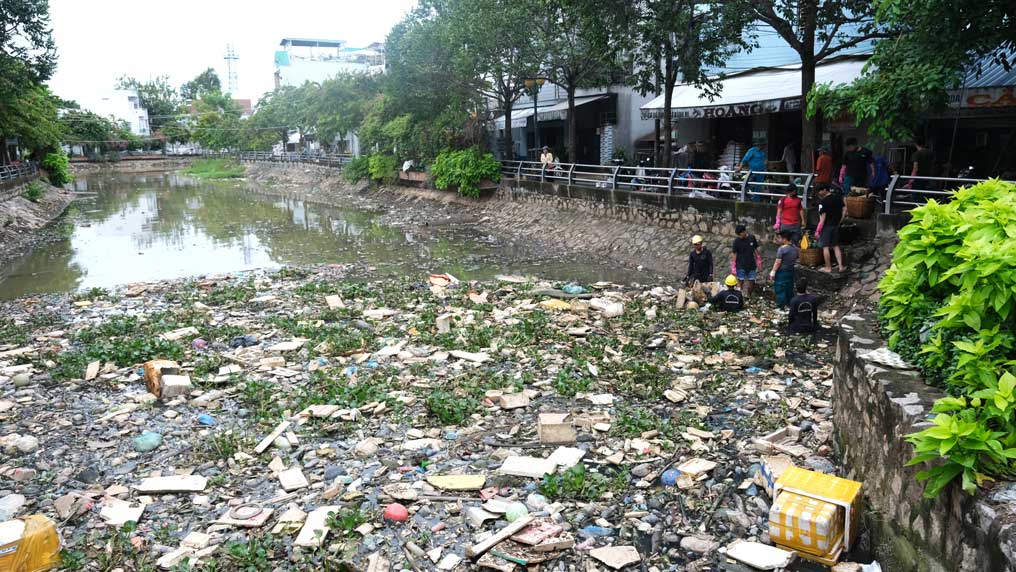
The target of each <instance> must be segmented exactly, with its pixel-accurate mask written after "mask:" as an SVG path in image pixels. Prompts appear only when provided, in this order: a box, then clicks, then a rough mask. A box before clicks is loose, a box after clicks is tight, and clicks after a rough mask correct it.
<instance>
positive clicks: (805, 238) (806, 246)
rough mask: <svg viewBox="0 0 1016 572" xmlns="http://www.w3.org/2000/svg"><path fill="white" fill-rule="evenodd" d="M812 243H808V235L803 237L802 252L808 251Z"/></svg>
mask: <svg viewBox="0 0 1016 572" xmlns="http://www.w3.org/2000/svg"><path fill="white" fill-rule="evenodd" d="M809 246H811V243H809V242H808V235H807V234H804V235H802V236H801V250H808V247H809Z"/></svg>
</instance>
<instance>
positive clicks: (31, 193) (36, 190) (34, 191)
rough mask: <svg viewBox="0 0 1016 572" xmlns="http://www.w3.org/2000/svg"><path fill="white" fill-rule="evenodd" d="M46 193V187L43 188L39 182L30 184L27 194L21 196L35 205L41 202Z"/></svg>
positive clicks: (26, 190)
mask: <svg viewBox="0 0 1016 572" xmlns="http://www.w3.org/2000/svg"><path fill="white" fill-rule="evenodd" d="M45 192H46V187H43V186H42V183H40V182H39V181H32V182H31V183H28V187H26V188H25V192H24V193H22V195H21V196H23V197H25V198H26V199H28V200H30V201H32V202H33V203H37V202H39V199H41V198H42V195H43V193H45Z"/></svg>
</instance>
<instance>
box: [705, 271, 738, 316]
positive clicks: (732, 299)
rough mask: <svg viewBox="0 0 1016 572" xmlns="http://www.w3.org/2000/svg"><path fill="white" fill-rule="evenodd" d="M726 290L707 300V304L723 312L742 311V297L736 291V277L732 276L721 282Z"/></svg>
mask: <svg viewBox="0 0 1016 572" xmlns="http://www.w3.org/2000/svg"><path fill="white" fill-rule="evenodd" d="M723 283H724V284H726V285H727V288H726V289H724V290H720V292H719V293H718V294H717V295H715V296H713V297H712V298H710V299H709V303H710V304H712V305H713V306H715V307H716V308H719V309H720V310H723V311H724V312H740V311H741V310H743V309H744V295H742V294H741V291H740V290H738V289H737V277H736V276H734V275H733V274H730V275H728V276H727V279H726V280H724V281H723Z"/></svg>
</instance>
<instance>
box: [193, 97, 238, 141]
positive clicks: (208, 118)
mask: <svg viewBox="0 0 1016 572" xmlns="http://www.w3.org/2000/svg"><path fill="white" fill-rule="evenodd" d="M194 109H195V113H196V114H197V119H196V122H195V123H196V125H194V127H192V128H191V132H192V137H193V139H194V140H195V141H197V142H198V143H200V144H201V145H202V146H203V147H204V148H206V149H212V150H216V151H218V150H221V149H236V148H237V147H239V145H240V135H241V134H240V132H241V130H242V128H243V125H242V124H241V122H240V114H241V109H240V107H239V106H238V105H237V104H236V102H234V101H233V100H232V99H231V98H230V97H229V95H228V94H222V93H219V92H217V91H216V92H206V93H204V94H202V96H201V99H199V100H197V101H196V102H195V103H194Z"/></svg>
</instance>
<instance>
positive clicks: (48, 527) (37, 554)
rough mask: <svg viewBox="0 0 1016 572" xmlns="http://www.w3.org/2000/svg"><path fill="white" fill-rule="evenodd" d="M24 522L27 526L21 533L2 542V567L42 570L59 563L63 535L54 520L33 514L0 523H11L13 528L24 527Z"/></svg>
mask: <svg viewBox="0 0 1016 572" xmlns="http://www.w3.org/2000/svg"><path fill="white" fill-rule="evenodd" d="M21 523H24V530H22V531H21V533H20V536H14V538H11V539H7V538H5V540H7V542H5V543H4V544H0V570H5V571H6V570H11V571H16V572H41V571H43V570H52V569H54V568H56V567H57V566H59V565H60V537H59V535H57V532H56V525H55V524H54V523H53V521H52V520H50V519H48V518H46V517H45V516H43V515H41V514H33V515H31V516H26V517H24V518H21V519H18V520H12V521H8V522H5V523H0V527H9V528H10V529H11V530H12V531H13V529H14V528H15V527H17V528H20V525H21ZM14 532H16V531H14ZM3 536H6V535H3Z"/></svg>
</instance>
